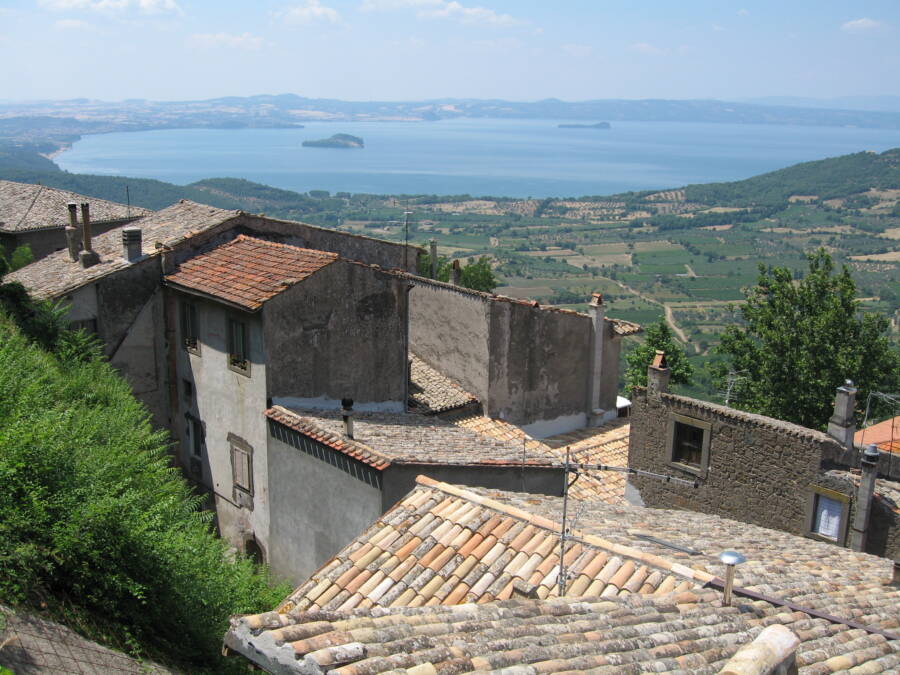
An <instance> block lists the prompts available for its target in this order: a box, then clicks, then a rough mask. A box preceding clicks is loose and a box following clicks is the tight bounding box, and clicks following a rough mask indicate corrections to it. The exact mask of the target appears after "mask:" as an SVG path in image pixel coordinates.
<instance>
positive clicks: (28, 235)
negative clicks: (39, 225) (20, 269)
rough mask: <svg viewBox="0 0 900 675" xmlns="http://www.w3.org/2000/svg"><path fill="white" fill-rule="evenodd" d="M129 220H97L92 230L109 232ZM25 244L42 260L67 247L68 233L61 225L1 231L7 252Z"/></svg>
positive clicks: (94, 234)
mask: <svg viewBox="0 0 900 675" xmlns="http://www.w3.org/2000/svg"><path fill="white" fill-rule="evenodd" d="M127 222H129V221H128V220H116V221H110V222H95V223H91V232H92V234H93V236H95V237H96V236H97V235H98V234H103V233H104V232H108V231H109V230H111V229H113V228H114V227H119V226H121V225H123V224H124V223H127ZM78 237H79V241H81V231H80V230H79V233H78ZM23 244H28V247H29V248H30V249H31V254H32V255H33V256H34V259H35V260H40V259H41V258H44V257H46V256H48V255H50V254H51V253H53V252H55V251H61V250H62V249H64V248H66V246H67V243H66V233H65V230H64V229H63V228H61V227H58V228H51V229H47V230H31V231H27V230H26V231H24V232H16V233H6V232H3V233H0V245H2V246H3V247H4V248H5V249H6V250H7V252H10V253H11V252H12V251H13V249H15V248H16V247H18V246H22V245H23Z"/></svg>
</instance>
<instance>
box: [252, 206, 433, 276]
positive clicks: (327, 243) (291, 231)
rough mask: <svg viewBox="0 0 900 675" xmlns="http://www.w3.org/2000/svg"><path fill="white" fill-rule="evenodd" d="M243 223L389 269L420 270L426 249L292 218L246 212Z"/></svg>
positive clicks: (292, 240) (305, 245) (257, 230)
mask: <svg viewBox="0 0 900 675" xmlns="http://www.w3.org/2000/svg"><path fill="white" fill-rule="evenodd" d="M241 224H242V225H244V226H246V227H248V228H249V229H251V230H253V231H254V232H256V233H259V234H274V235H281V236H283V237H287V238H289V240H288V241H286V243H290V244H294V245H295V246H302V247H303V248H314V249H316V250H319V251H330V252H332V253H337V254H338V255H340V256H341V257H342V258H346V259H348V260H358V261H359V262H364V263H368V264H370V265H378V266H379V267H384V268H385V269H403V270H407V271H409V272H413V273H414V272H415V271H416V260H417V259H418V256H419V255H421V254H422V253H423V251H422V250H421V249H420V248H419V247H418V246H413V245H410V246H409V248H408V250H407V247H406V246H405V245H403V244H399V243H395V242H391V241H384V240H382V239H373V238H371V237H366V236H363V235H359V234H351V233H349V232H340V231H338V230H330V229H327V228H324V227H316V226H315V225H308V224H306V223H297V222H294V221H290V220H276V219H274V218H266V217H264V216H255V215H251V214H244V216H243V218H242V219H241Z"/></svg>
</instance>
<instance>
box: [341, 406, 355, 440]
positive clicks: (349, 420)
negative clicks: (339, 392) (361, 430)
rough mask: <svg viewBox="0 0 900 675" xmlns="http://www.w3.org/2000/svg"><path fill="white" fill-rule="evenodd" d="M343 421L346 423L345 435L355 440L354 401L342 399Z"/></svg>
mask: <svg viewBox="0 0 900 675" xmlns="http://www.w3.org/2000/svg"><path fill="white" fill-rule="evenodd" d="M341 419H342V420H343V422H344V435H345V436H346V437H347V438H350V439H352V438H353V399H352V398H342V399H341Z"/></svg>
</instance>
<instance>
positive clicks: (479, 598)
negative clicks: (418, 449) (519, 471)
mask: <svg viewBox="0 0 900 675" xmlns="http://www.w3.org/2000/svg"><path fill="white" fill-rule="evenodd" d="M418 483H419V486H418V487H417V488H416V489H415V490H413V491H412V492H411V493H410V494H409V495H407V497H406V498H405V499H403V500H402V501H400V502H399V503H398V504H397V505H396V506H394V507H393V508H392V509H391V510H390V511H388V512H387V513H385V514H384V515H383V516H382V517H381V519H380V520H379V521H378V522H376V523H375V524H374V525H372V527H370V528H369V529H368V531H366V532H365V533H363V534H362V535H361V536H360V537H358V538H357V539H356V541H354V542H353V543H351V544H350V545H349V546H348V547H347V548H345V549H344V550H343V551H341V552H340V553H338V555H337V556H335V557H334V558H333V559H332V560H331V561H329V562H328V563H326V564H325V565H324V566H323V567H322V568H321V569H320V570H319V571H318V572H317V573H316V574H314V575H313V577H312V578H311V579H310V580H309V581H307V582H306V583H305V584H303V585H301V586H300V587H299V588H298V589H296V590H295V591H294V592H293V593H292V594H291V595H290V597H289V598H288V599H287V600H286V601H285V602H284V604H283V605H282V606H281V607H280V608H279V611H281V612H288V611H292V610H295V609H296V610H300V611H308V610H316V609H326V610H337V609H353V608H356V607H374V606H382V607H407V606H411V607H416V606H421V605H425V604H429V605H435V604H443V605H456V604H461V603H465V602H477V603H484V602H491V601H493V600H505V599H508V598H510V597H512V595H513V593H514V586H515V583H516V582H518V583H519V584H520V586H521V587H522V589H523V590H526V591H529V592H531V593H532V594H533V595H535V596H536V597H541V598H546V597H551V596H555V595H558V592H557V585H556V584H557V575H558V571H559V570H558V566H559V525H558V520H559V514H558V513H557V514H553V518H545V517H543V516H540V515H537V514H534V513H532V512H529V511H527V510H524V509H520V508H517V507H512V506H509V505H505V504H501V503H499V502H497V501H495V500H492V499H490V498H489V497H486V496H485V495H477V494H476V493H475V492H473V491H471V490H468V489H467V488H459V487H457V486H452V485H447V484H445V483H439V482H437V481H432V480H431V479H428V478H425V477H423V476H420V477H419V478H418ZM564 559H565V562H566V566H567V570H568V571H569V573H570V574H569V578H570V582H569V588H568V591H567V593H568V594H569V595H572V596H581V595H591V596H603V597H616V596H618V595H625V594H628V593H644V594H653V593H656V594H663V593H667V592H669V591H672V590H676V589H677V590H687V589H689V588H693V587H695V586H696V584H697V582H698V581H699V583H701V584H702V583H704V582H706V581H708V580H709V579H711V578H712V576H713V575H703V574H699V573H695V572H694V571H693V570H691V569H689V568H688V567H685V566H682V565H678V564H674V565H673V564H672V563H670V562H669V561H666V560H663V559H662V558H660V557H658V556H655V555H650V554H645V553H642V552H640V551H638V550H637V549H633V548H631V547H628V546H621V545H617V544H611V543H609V542H607V541H605V540H600V539H598V538H592V537H587V538H583V537H580V536H576V539H575V540H574V541H573V542H571V543H570V544H569V546H568V547H567V549H566V555H565V558H564ZM698 574H699V579H698V578H697V576H698Z"/></svg>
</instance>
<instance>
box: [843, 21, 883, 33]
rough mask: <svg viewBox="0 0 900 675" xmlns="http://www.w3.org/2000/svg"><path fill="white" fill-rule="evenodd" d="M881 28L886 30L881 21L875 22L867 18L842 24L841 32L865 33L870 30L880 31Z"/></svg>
mask: <svg viewBox="0 0 900 675" xmlns="http://www.w3.org/2000/svg"><path fill="white" fill-rule="evenodd" d="M879 28H884V24H883V23H881V21H875V20H874V19H869V18H866V17H863V18H861V19H854V20H853V21H847V22H846V23H843V24H841V30H842V31H844V32H846V33H865V32H867V31H870V30H878V29H879Z"/></svg>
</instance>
